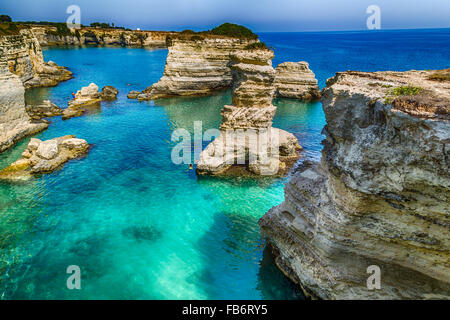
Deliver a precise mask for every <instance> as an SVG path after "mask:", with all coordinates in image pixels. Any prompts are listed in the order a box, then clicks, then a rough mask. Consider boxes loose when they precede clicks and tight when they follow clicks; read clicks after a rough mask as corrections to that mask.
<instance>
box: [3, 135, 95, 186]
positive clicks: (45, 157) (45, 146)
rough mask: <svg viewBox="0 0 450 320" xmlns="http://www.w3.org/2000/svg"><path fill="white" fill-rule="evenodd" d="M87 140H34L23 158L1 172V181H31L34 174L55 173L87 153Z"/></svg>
mask: <svg viewBox="0 0 450 320" xmlns="http://www.w3.org/2000/svg"><path fill="white" fill-rule="evenodd" d="M88 150H89V145H88V143H87V142H86V140H83V139H77V138H76V137H75V136H73V135H68V136H63V137H59V138H55V139H51V140H46V141H41V140H39V139H34V138H32V139H31V141H30V143H29V144H28V147H27V149H26V150H25V151H24V152H23V153H22V158H20V159H19V160H17V161H16V162H14V163H12V164H11V165H10V166H9V167H6V168H4V169H3V170H0V179H1V180H12V181H14V180H29V179H31V178H32V177H33V175H34V174H40V173H49V172H52V171H55V170H56V169H58V168H59V167H61V166H62V165H63V164H65V163H66V162H67V161H69V160H72V159H75V158H78V157H80V156H81V155H83V154H85V153H87V152H88Z"/></svg>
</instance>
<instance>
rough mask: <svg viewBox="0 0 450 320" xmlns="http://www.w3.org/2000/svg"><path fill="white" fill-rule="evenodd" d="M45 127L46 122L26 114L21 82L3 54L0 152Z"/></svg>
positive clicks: (0, 82) (0, 84)
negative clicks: (32, 118)
mask: <svg viewBox="0 0 450 320" xmlns="http://www.w3.org/2000/svg"><path fill="white" fill-rule="evenodd" d="M47 127H48V123H46V122H42V121H32V120H31V119H30V117H29V116H28V114H27V112H26V111H25V88H24V86H23V83H22V81H21V80H20V78H19V77H18V76H16V75H14V74H12V73H11V72H10V71H9V68H8V64H7V61H6V59H5V56H3V55H2V56H0V152H3V151H5V150H6V149H8V148H10V147H11V146H13V145H14V144H15V143H16V142H17V141H19V140H20V139H22V138H24V137H26V136H29V135H32V134H35V133H37V132H40V131H42V130H44V129H46V128H47Z"/></svg>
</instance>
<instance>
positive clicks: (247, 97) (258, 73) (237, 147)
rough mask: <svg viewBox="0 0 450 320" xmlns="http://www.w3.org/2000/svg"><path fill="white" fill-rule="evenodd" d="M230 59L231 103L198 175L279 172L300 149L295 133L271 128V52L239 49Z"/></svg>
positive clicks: (281, 171) (207, 148)
mask: <svg viewBox="0 0 450 320" xmlns="http://www.w3.org/2000/svg"><path fill="white" fill-rule="evenodd" d="M231 58H232V64H231V70H232V77H233V82H232V83H233V93H232V101H233V105H230V106H225V107H224V108H223V109H222V125H221V126H220V136H219V137H217V138H216V139H215V140H214V141H213V142H212V143H210V144H209V145H208V147H206V149H205V150H203V152H202V153H201V155H200V159H199V162H198V165H197V173H198V174H201V175H228V174H234V173H235V172H238V173H239V174H243V172H245V173H250V174H254V175H278V174H282V173H284V172H285V171H286V169H287V167H288V166H287V165H286V164H292V163H293V162H295V161H296V160H297V159H298V157H299V153H298V151H299V150H300V149H301V147H300V146H299V144H298V141H297V139H296V138H295V136H294V135H292V134H290V133H288V132H286V131H283V130H280V129H276V128H273V127H272V119H273V117H274V115H275V112H276V107H275V106H273V105H272V100H273V94H274V92H275V87H274V86H273V81H274V78H275V70H274V69H273V68H272V58H273V51H271V50H268V49H266V50H243V51H239V52H236V53H234V54H232V55H231Z"/></svg>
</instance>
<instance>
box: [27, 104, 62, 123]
mask: <svg viewBox="0 0 450 320" xmlns="http://www.w3.org/2000/svg"><path fill="white" fill-rule="evenodd" d="M25 109H26V111H27V113H28V115H29V116H30V118H31V119H33V120H39V119H42V118H47V117H56V116H60V115H62V113H63V110H62V109H61V108H60V107H58V106H57V105H56V104H54V103H52V102H51V101H50V100H44V101H43V102H42V104H39V105H29V106H26V107H25Z"/></svg>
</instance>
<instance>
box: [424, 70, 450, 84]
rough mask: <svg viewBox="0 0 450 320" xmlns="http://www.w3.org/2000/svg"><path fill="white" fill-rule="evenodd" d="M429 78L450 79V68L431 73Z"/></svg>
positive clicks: (436, 79)
mask: <svg viewBox="0 0 450 320" xmlns="http://www.w3.org/2000/svg"><path fill="white" fill-rule="evenodd" d="M428 79H429V80H434V81H450V69H447V70H441V71H437V72H435V73H433V74H432V75H430V76H429V77H428Z"/></svg>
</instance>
